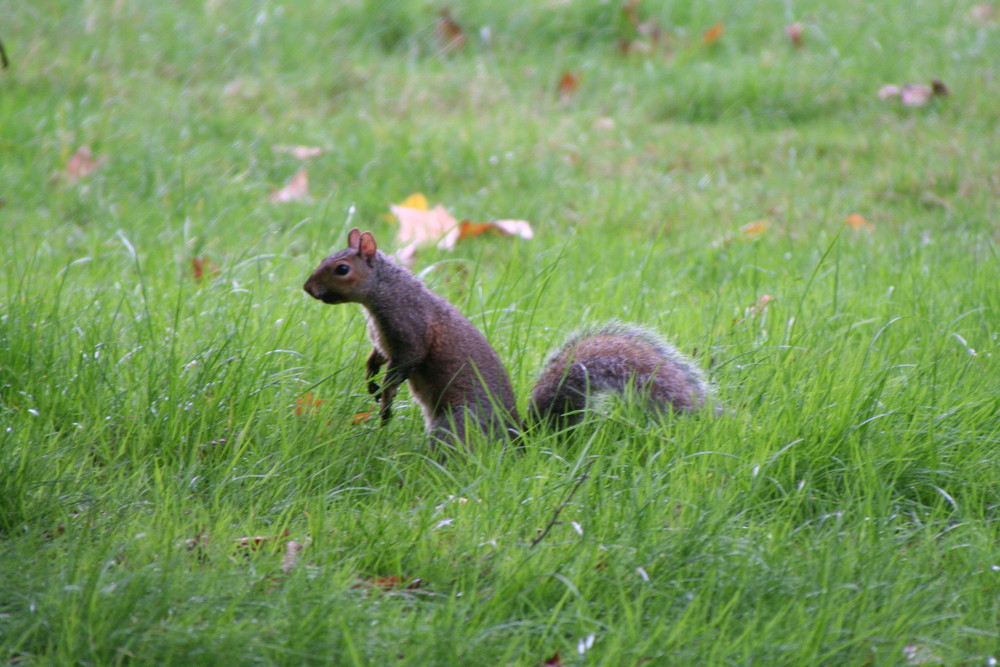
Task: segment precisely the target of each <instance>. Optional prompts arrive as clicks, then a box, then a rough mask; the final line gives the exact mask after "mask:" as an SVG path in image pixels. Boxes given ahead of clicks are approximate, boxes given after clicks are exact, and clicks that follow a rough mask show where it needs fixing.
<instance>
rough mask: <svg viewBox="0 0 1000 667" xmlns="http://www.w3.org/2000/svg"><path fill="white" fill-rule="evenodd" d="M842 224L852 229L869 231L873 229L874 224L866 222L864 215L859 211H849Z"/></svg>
mask: <svg viewBox="0 0 1000 667" xmlns="http://www.w3.org/2000/svg"><path fill="white" fill-rule="evenodd" d="M844 224H845V225H847V226H848V227H850V228H851V229H853V230H859V229H865V230H868V231H871V230H873V229H875V225H873V224H872V223H870V222H868V221H867V220H866V219H865V217H864V216H863V215H861V214H859V213H851V214H850V215H849V216H847V217H846V218H845V219H844Z"/></svg>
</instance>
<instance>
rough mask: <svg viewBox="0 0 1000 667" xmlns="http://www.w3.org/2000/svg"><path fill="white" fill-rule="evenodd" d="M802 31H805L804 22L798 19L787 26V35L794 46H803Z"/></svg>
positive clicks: (799, 47)
mask: <svg viewBox="0 0 1000 667" xmlns="http://www.w3.org/2000/svg"><path fill="white" fill-rule="evenodd" d="M802 33H803V28H802V24H801V23H799V22H798V21H796V22H795V23H793V24H792V25H790V26H786V27H785V35H786V36H787V37H788V39H789V40H790V41H791V42H792V46H794V47H795V48H797V49H801V48H802Z"/></svg>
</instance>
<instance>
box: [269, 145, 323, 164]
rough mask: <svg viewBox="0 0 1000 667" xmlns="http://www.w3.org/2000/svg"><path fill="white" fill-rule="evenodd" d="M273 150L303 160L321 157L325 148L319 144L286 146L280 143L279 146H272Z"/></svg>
mask: <svg viewBox="0 0 1000 667" xmlns="http://www.w3.org/2000/svg"><path fill="white" fill-rule="evenodd" d="M271 150H273V151H274V152H275V153H285V154H286V155H291V156H292V157H293V158H295V159H296V160H302V161H303V162H305V161H306V160H308V159H309V158H314V157H319V156H320V155H322V154H323V149H322V148H319V147H317V146H285V145H283V144H278V145H277V146H272V147H271Z"/></svg>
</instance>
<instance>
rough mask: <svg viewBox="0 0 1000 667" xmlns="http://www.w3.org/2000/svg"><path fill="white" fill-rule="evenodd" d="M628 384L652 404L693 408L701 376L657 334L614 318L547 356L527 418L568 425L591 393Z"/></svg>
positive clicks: (702, 387)
mask: <svg viewBox="0 0 1000 667" xmlns="http://www.w3.org/2000/svg"><path fill="white" fill-rule="evenodd" d="M629 388H632V389H633V390H635V391H636V392H638V394H639V395H640V396H643V397H644V400H645V401H646V404H647V406H648V407H649V408H650V409H652V410H657V411H667V410H675V411H679V412H684V411H690V410H696V409H698V408H700V407H701V406H702V405H703V404H704V403H705V396H706V393H707V391H708V389H707V384H706V382H705V377H704V375H703V374H702V372H701V370H700V369H699V368H698V367H697V366H696V365H695V364H694V362H692V361H691V360H690V359H688V358H687V357H685V356H684V355H683V354H681V353H680V352H678V351H677V350H676V349H675V348H674V347H673V346H671V345H670V344H668V343H666V342H664V341H663V340H662V339H661V338H660V337H659V336H657V335H656V334H654V333H652V332H650V331H647V330H646V329H641V328H639V327H636V326H633V325H630V324H624V323H621V322H612V323H610V324H605V325H602V326H600V327H598V328H596V329H590V330H584V331H581V332H578V333H576V334H574V335H573V336H571V337H570V338H569V340H567V341H566V342H565V343H564V344H563V345H562V347H560V348H559V349H558V350H556V351H555V352H554V353H553V354H552V355H551V356H550V357H549V359H548V361H547V362H546V364H545V367H544V368H543V370H542V373H541V376H540V377H539V378H538V381H537V382H536V383H535V387H534V389H533V390H532V392H531V398H530V400H529V403H528V419H529V420H535V421H547V422H549V423H550V424H552V425H553V426H568V425H570V424H575V423H577V422H579V421H580V420H581V419H582V418H583V413H582V411H583V410H584V408H586V407H587V402H588V399H589V398H590V397H592V396H595V395H597V394H601V393H607V392H617V393H622V392H625V391H626V390H627V389H629Z"/></svg>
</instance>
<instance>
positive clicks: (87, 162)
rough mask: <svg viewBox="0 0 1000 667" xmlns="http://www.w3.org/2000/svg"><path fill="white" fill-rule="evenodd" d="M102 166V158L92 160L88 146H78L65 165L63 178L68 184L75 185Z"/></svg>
mask: <svg viewBox="0 0 1000 667" xmlns="http://www.w3.org/2000/svg"><path fill="white" fill-rule="evenodd" d="M103 164H104V158H100V159H98V160H95V159H94V154H93V153H91V151H90V147H89V146H80V147H79V148H78V149H76V152H75V153H73V157H71V158H70V159H69V162H67V163H66V169H64V170H63V176H64V177H65V178H66V180H67V181H69V182H70V183H76V182H77V181H79V180H80V179H81V178H85V177H87V176H90V175H91V174H92V173H94V172H95V171H97V170H98V169H100V168H101V166H102V165H103Z"/></svg>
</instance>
